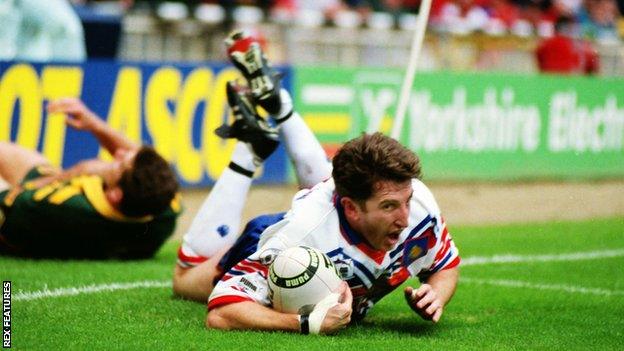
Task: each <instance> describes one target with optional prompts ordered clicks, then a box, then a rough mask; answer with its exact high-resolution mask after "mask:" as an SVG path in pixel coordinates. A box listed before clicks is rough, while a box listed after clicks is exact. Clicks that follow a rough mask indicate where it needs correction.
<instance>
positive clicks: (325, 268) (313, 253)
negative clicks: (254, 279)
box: [269, 246, 342, 314]
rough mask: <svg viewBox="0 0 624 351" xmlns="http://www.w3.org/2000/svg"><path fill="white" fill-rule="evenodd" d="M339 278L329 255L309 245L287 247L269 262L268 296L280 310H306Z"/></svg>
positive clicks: (296, 311) (333, 290)
mask: <svg viewBox="0 0 624 351" xmlns="http://www.w3.org/2000/svg"><path fill="white" fill-rule="evenodd" d="M341 282H342V279H340V277H339V275H338V271H337V270H336V267H335V266H334V264H333V263H332V261H331V260H330V259H329V257H327V255H325V254H324V253H322V252H321V251H319V250H317V249H314V248H311V247H306V246H296V247H291V248H288V249H286V250H284V251H282V252H280V253H279V254H278V255H277V257H275V260H274V261H273V263H272V264H271V265H270V266H269V298H270V299H271V302H272V304H273V309H275V310H277V311H280V312H286V313H298V314H308V313H310V312H311V311H312V309H314V306H315V305H316V304H317V303H318V302H319V301H321V300H322V299H323V298H325V297H326V296H328V295H329V294H331V293H332V292H335V291H337V290H338V288H339V287H340V284H341Z"/></svg>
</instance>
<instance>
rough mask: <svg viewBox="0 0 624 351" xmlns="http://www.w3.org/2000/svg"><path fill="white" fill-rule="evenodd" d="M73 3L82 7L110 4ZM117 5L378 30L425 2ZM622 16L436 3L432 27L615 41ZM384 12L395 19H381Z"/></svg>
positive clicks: (564, 8) (581, 3)
mask: <svg viewBox="0 0 624 351" xmlns="http://www.w3.org/2000/svg"><path fill="white" fill-rule="evenodd" d="M72 1H73V2H74V3H79V4H82V5H85V4H87V5H88V4H95V3H110V2H111V1H93V0H72ZM118 3H119V4H121V5H122V6H121V7H122V8H124V9H126V10H130V11H132V10H135V9H142V8H151V9H152V10H153V11H154V13H156V14H157V15H158V16H161V15H163V12H166V9H165V10H164V11H159V8H160V7H163V6H164V7H167V5H171V4H177V5H183V6H185V7H186V9H180V10H174V11H177V14H178V15H180V16H183V17H188V16H191V14H192V12H191V11H193V10H195V9H196V8H198V7H200V6H206V5H207V6H218V7H220V9H224V14H225V17H224V18H225V22H227V21H228V19H231V18H232V16H233V13H234V12H235V11H234V9H236V8H237V7H252V8H255V9H259V10H261V11H262V16H263V17H266V18H268V19H270V20H277V21H282V22H289V21H297V20H307V21H313V20H312V18H317V16H320V17H318V18H319V19H318V20H317V21H316V23H318V24H336V25H339V26H340V25H346V26H359V25H372V26H375V25H376V23H379V22H384V21H385V22H386V23H387V22H390V23H392V24H394V23H396V25H400V19H399V17H400V16H401V15H403V14H416V13H418V9H419V6H420V0H322V1H303V0H169V1H146V0H123V1H119V2H118ZM169 8H175V7H169ZM622 13H624V0H434V1H433V2H432V7H431V13H430V24H431V25H432V26H433V27H435V28H436V29H437V30H441V31H448V32H452V33H456V34H467V33H472V32H485V33H488V34H494V35H500V34H505V33H512V34H516V35H522V36H529V35H533V34H537V35H539V36H543V37H548V36H551V35H553V34H554V24H555V22H556V21H557V19H558V18H559V17H560V16H566V17H569V18H572V19H573V20H574V21H575V22H576V23H577V24H578V27H579V30H578V33H577V35H578V36H579V37H583V38H588V39H592V40H598V41H607V42H613V41H618V40H619V39H620V38H621V36H622V31H623V29H622V28H623V27H624V25H622V23H623V22H622V21H623V20H622V18H621V16H622ZM380 14H382V15H384V16H390V17H389V18H390V19H389V20H384V19H379V18H380V16H379V15H380ZM313 22H314V21H313ZM371 22H374V23H373V24H371Z"/></svg>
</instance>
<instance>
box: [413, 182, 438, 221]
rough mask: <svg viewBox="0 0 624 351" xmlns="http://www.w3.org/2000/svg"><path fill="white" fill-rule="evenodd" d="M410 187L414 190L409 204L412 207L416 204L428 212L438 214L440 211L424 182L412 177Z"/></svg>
mask: <svg viewBox="0 0 624 351" xmlns="http://www.w3.org/2000/svg"><path fill="white" fill-rule="evenodd" d="M412 189H413V190H414V192H413V194H412V204H411V206H412V208H413V209H414V208H415V207H414V206H416V207H418V208H423V209H425V210H426V211H427V212H429V213H430V214H438V213H439V212H440V207H439V206H438V203H437V201H436V199H435V196H434V195H433V193H432V192H431V190H430V189H429V187H428V186H427V185H426V184H425V183H423V182H422V181H421V180H420V179H416V178H414V179H412Z"/></svg>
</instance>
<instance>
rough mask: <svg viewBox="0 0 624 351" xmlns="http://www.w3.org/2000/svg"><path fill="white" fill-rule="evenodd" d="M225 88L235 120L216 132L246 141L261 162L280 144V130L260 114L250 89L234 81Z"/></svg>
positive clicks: (256, 159)
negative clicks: (252, 99) (252, 100)
mask: <svg viewBox="0 0 624 351" xmlns="http://www.w3.org/2000/svg"><path fill="white" fill-rule="evenodd" d="M225 88H226V93H227V99H228V105H230V108H231V109H232V115H233V116H234V122H232V124H230V125H228V124H223V125H222V126H220V127H219V128H217V129H216V130H215V134H217V135H218V136H219V137H221V138H224V139H228V138H235V139H238V140H240V141H242V142H244V143H246V144H247V145H249V146H250V148H251V151H252V152H253V154H254V161H255V162H256V163H257V164H260V163H262V161H264V160H265V159H266V158H267V157H269V156H270V155H271V154H272V153H273V151H275V149H276V148H277V146H278V145H279V135H278V131H277V129H275V128H273V127H271V126H269V124H268V123H267V122H266V121H265V120H264V119H263V118H262V117H260V116H258V114H257V113H256V110H255V109H254V107H253V105H252V103H251V102H250V101H249V100H250V93H249V91H248V90H246V89H245V88H244V87H241V86H239V85H237V84H236V83H234V82H227V84H226V86H225Z"/></svg>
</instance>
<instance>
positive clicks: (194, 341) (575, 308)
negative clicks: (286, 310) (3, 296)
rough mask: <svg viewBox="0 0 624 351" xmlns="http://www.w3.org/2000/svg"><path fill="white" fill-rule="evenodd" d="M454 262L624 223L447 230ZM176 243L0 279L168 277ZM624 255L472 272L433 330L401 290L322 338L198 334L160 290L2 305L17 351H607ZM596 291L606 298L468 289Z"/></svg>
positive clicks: (181, 306) (7, 263)
mask: <svg viewBox="0 0 624 351" xmlns="http://www.w3.org/2000/svg"><path fill="white" fill-rule="evenodd" d="M450 229H451V233H452V234H453V236H454V239H455V241H456V243H457V245H458V246H459V247H460V250H461V254H462V256H463V257H474V256H492V255H498V254H516V255H543V254H558V253H572V252H588V251H596V250H613V249H618V250H622V249H624V220H623V219H608V220H593V221H586V222H566V223H550V224H528V225H505V226H490V227H455V228H454V227H451V228H450ZM176 248H177V243H173V242H171V243H168V244H167V245H166V246H165V247H164V248H163V250H162V251H161V252H160V253H159V254H158V256H157V257H156V258H155V259H153V260H149V261H141V262H87V261H78V262H76V261H72V262H58V261H49V260H46V261H31V260H18V259H12V258H6V257H4V258H0V278H1V279H3V280H6V279H10V280H11V281H12V282H13V294H14V296H15V295H16V294H17V293H18V291H23V292H29V291H36V290H41V289H44V287H47V289H49V290H53V289H55V288H63V287H75V286H84V285H91V284H104V283H112V282H136V281H144V280H150V281H158V282H164V281H167V280H168V279H169V278H170V275H171V271H172V268H173V264H174V261H175V251H176ZM623 267H624V256H622V255H618V256H617V257H612V258H602V259H592V260H578V261H562V262H533V263H514V264H510V263H506V264H488V265H472V266H466V267H464V268H463V269H462V277H463V278H469V279H470V282H468V281H467V280H468V279H467V280H466V281H465V282H464V283H461V281H460V285H459V288H458V290H457V292H456V295H455V297H454V299H453V301H452V303H451V304H450V305H449V306H447V309H446V311H445V314H444V317H443V319H442V321H441V322H440V323H439V324H437V325H432V324H430V323H427V322H424V321H421V320H419V318H418V317H416V315H414V314H413V313H412V312H411V311H410V310H409V308H407V306H406V305H405V303H404V302H403V297H402V294H401V293H400V292H395V293H393V294H391V295H390V296H388V297H386V298H385V299H384V300H382V302H381V303H380V304H379V305H377V306H376V307H375V308H374V309H373V311H372V312H371V313H370V314H369V316H368V317H367V318H366V319H365V321H364V322H363V323H361V324H360V325H357V326H352V327H350V328H348V329H347V330H344V331H342V332H341V333H340V334H338V335H335V336H330V337H322V336H300V335H293V334H284V333H277V332H275V333H263V332H221V331H214V330H206V329H205V328H204V319H205V314H206V307H205V306H204V305H201V304H197V303H193V302H188V301H181V300H177V299H174V298H172V296H171V292H170V289H169V288H167V287H157V288H142V289H133V290H124V291H113V292H101V293H95V294H85V295H78V296H64V297H53V298H43V299H37V300H29V301H14V302H13V310H12V313H13V319H12V323H13V334H12V342H13V348H14V349H18V350H20V349H24V350H33V349H34V350H57V349H75V350H84V349H88V350H111V349H113V350H114V349H158V350H161V349H171V350H195V349H197V350H199V349H202V350H212V349H214V350H242V349H251V350H256V349H259V350H299V349H310V350H325V351H327V350H375V351H377V350H442V349H451V350H456V349H460V350H464V349H467V350H476V349H489V350H501V349H517V350H526V349H532V350H533V349H539V350H544V349H548V350H568V349H573V350H586V349H596V350H608V349H613V350H616V349H622V347H623V346H622V345H623V344H624V269H623ZM476 280H496V281H500V280H512V281H515V282H524V283H529V284H533V285H539V284H544V285H549V286H550V285H565V286H572V287H577V288H591V289H603V291H609V292H611V295H596V294H581V293H575V292H566V291H562V290H543V289H537V288H533V287H529V288H526V287H525V288H518V287H502V286H497V285H488V284H477V283H475V281H476Z"/></svg>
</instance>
